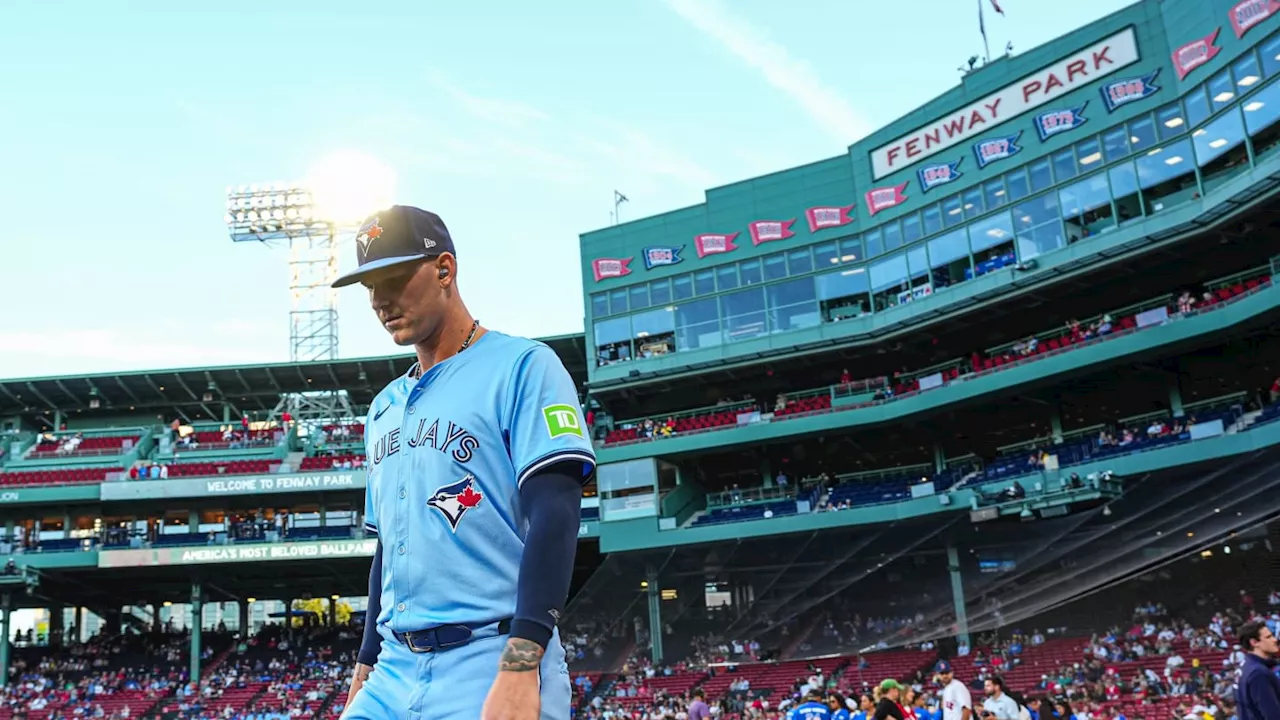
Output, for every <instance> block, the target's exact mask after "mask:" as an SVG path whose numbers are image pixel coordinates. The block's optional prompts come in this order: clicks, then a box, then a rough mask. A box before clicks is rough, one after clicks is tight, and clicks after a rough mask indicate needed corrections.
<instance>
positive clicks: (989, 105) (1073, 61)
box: [871, 27, 1140, 180]
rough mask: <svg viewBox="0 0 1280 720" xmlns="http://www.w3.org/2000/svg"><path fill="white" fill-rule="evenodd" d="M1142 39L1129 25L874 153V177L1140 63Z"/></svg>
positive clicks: (903, 166)
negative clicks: (1138, 37)
mask: <svg viewBox="0 0 1280 720" xmlns="http://www.w3.org/2000/svg"><path fill="white" fill-rule="evenodd" d="M1139 57H1140V56H1139V55H1138V39H1137V35H1136V34H1135V33H1134V30H1133V28H1132V27H1128V28H1125V29H1124V30H1121V31H1120V32H1118V33H1115V34H1114V35H1111V36H1110V37H1107V38H1104V39H1103V40H1100V41H1098V42H1096V43H1094V44H1092V45H1090V46H1088V47H1086V48H1083V49H1081V50H1078V51H1076V52H1074V53H1072V54H1070V55H1068V56H1067V57H1065V58H1062V59H1061V60H1059V61H1057V62H1055V63H1054V64H1052V65H1050V66H1048V67H1046V68H1043V69H1041V70H1037V71H1036V72H1033V73H1031V74H1030V75H1027V76H1026V77H1023V78H1022V79H1020V80H1018V81H1017V82H1014V83H1011V84H1009V85H1006V86H1005V87H1002V88H1000V89H999V90H997V91H995V92H993V93H991V94H990V95H987V96H986V97H984V98H982V99H981V100H978V101H977V102H974V103H971V104H969V105H967V106H965V107H962V108H960V109H958V110H956V111H955V112H953V113H951V114H950V115H947V116H945V117H942V118H939V119H938V120H935V121H933V122H931V123H929V124H928V125H925V126H923V127H919V128H916V129H915V130H913V131H912V132H909V133H907V134H906V135H903V136H902V137H899V138H896V139H894V140H892V141H890V142H887V143H885V144H884V145H881V146H880V147H878V148H876V149H875V150H872V151H871V172H872V175H873V178H874V179H875V180H879V179H881V178H883V177H886V176H888V175H891V174H893V173H895V172H897V171H899V170H902V169H904V168H907V167H910V166H911V165H914V164H916V163H918V162H920V161H921V160H924V159H925V158H928V157H932V156H933V155H936V154H938V153H940V152H942V151H943V150H946V149H947V148H950V147H953V146H955V145H959V144H961V143H966V142H975V141H977V140H978V139H980V138H979V136H980V135H982V134H983V133H987V132H989V131H991V130H992V129H994V128H995V127H996V126H997V125H1000V124H1001V123H1004V122H1006V121H1009V120H1012V119H1014V118H1015V117H1017V116H1019V115H1021V114H1023V113H1025V112H1028V111H1030V110H1033V109H1035V108H1038V107H1040V106H1041V105H1044V104H1045V103H1048V102H1051V101H1053V100H1056V99H1057V98H1060V97H1062V96H1063V95H1066V94H1067V93H1069V92H1072V91H1074V90H1078V89H1080V88H1082V87H1084V86H1085V85H1088V84H1090V83H1092V82H1094V81H1096V80H1098V79H1100V78H1104V77H1106V76H1108V75H1110V74H1111V73H1114V72H1116V71H1117V70H1120V69H1121V68H1124V67H1127V66H1129V65H1132V64H1134V63H1136V62H1137V61H1138V59H1139Z"/></svg>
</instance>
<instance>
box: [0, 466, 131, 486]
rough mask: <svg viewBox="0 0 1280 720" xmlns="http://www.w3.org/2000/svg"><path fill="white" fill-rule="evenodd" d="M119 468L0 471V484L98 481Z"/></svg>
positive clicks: (65, 483) (23, 484)
mask: <svg viewBox="0 0 1280 720" xmlns="http://www.w3.org/2000/svg"><path fill="white" fill-rule="evenodd" d="M119 471H120V468H110V467H89V468H59V469H57V470H14V471H11V472H0V486H5V487H30V486H33V485H76V484H80V483H99V482H102V481H104V480H106V478H107V475H108V474H110V473H112V472H119Z"/></svg>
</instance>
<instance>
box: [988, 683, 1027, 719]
mask: <svg viewBox="0 0 1280 720" xmlns="http://www.w3.org/2000/svg"><path fill="white" fill-rule="evenodd" d="M982 689H983V691H984V692H985V693H986V696H987V697H986V699H985V700H983V701H982V717H984V718H988V719H989V720H1019V718H1020V717H1021V712H1020V710H1019V707H1018V701H1016V700H1014V699H1013V698H1011V697H1009V695H1008V693H1006V692H1005V688H1004V680H1003V679H1001V678H999V677H989V678H987V681H986V682H985V683H983V685H982Z"/></svg>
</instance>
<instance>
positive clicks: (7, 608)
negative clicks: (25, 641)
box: [0, 593, 13, 687]
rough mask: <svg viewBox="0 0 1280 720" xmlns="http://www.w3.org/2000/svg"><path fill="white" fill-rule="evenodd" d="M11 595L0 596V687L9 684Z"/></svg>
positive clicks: (11, 633) (11, 634)
mask: <svg viewBox="0 0 1280 720" xmlns="http://www.w3.org/2000/svg"><path fill="white" fill-rule="evenodd" d="M12 613H13V595H12V594H10V593H4V595H3V596H0V687H4V686H7V685H8V684H9V641H10V638H11V637H12V636H13V632H12V627H11V624H10V621H11V620H12V619H13V614H12Z"/></svg>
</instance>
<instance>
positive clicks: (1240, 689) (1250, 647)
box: [1236, 622, 1280, 720]
mask: <svg viewBox="0 0 1280 720" xmlns="http://www.w3.org/2000/svg"><path fill="white" fill-rule="evenodd" d="M1240 646H1241V647H1242V648H1244V649H1245V650H1247V651H1248V656H1247V657H1246V658H1245V661H1244V663H1245V664H1244V668H1243V669H1242V670H1241V671H1240V681H1239V684H1238V686H1237V689H1236V706H1237V711H1238V713H1239V717H1240V720H1276V718H1280V678H1278V677H1276V674H1275V668H1276V662H1277V659H1280V643H1277V642H1276V636H1275V635H1274V634H1272V632H1271V630H1270V628H1268V627H1267V626H1266V625H1264V624H1262V623H1258V622H1249V623H1245V624H1244V626H1242V627H1241V628H1240Z"/></svg>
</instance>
